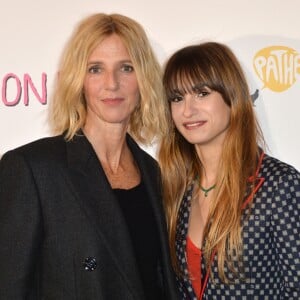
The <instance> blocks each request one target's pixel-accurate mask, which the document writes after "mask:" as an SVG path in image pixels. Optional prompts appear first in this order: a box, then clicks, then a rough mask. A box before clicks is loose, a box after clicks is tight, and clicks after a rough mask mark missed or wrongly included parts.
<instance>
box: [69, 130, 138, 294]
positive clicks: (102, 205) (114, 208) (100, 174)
mask: <svg viewBox="0 0 300 300" xmlns="http://www.w3.org/2000/svg"><path fill="white" fill-rule="evenodd" d="M128 138H129V137H128ZM129 139H130V138H129ZM130 140H131V139H130ZM130 144H132V145H131V147H132V150H133V155H134V156H135V154H136V153H137V152H138V150H137V148H136V147H137V146H136V147H134V146H133V141H130ZM66 147H67V159H68V164H69V170H70V174H69V175H70V178H71V181H72V187H73V189H74V193H75V195H76V199H77V201H78V202H79V205H80V206H81V208H82V210H83V212H84V213H85V215H86V217H87V220H88V221H89V222H91V224H92V226H93V227H94V228H95V230H96V232H97V235H98V238H99V242H101V243H102V244H104V245H106V247H107V251H108V252H109V253H110V255H111V259H112V261H114V262H115V268H117V269H118V270H119V272H120V273H121V274H122V277H123V279H124V281H125V282H126V283H127V285H128V286H129V289H131V291H132V293H133V294H135V297H136V299H143V296H142V295H143V292H142V290H141V289H138V287H141V282H140V278H139V276H138V272H137V265H136V262H135V260H134V251H133V249H132V246H131V242H130V237H129V233H128V231H127V229H126V228H127V226H126V223H125V219H124V217H123V215H122V212H121V209H120V207H119V204H118V201H117V199H116V198H115V196H114V193H113V190H112V189H111V186H110V184H109V182H108V180H107V178H106V176H105V173H104V170H103V168H102V166H101V164H100V162H99V160H98V158H97V155H96V153H95V151H94V149H93V147H92V145H91V144H90V143H89V141H88V140H87V138H86V137H85V136H84V135H83V134H82V133H79V134H78V135H76V136H74V138H73V139H72V140H71V141H69V142H67V146H66ZM138 156H139V155H137V157H138ZM130 287H132V288H130ZM136 291H138V292H136Z"/></svg>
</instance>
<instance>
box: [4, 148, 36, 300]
mask: <svg viewBox="0 0 300 300" xmlns="http://www.w3.org/2000/svg"><path fill="white" fill-rule="evenodd" d="M41 222H42V220H41V211H40V205H39V197H38V191H37V188H36V186H35V182H34V178H33V175H32V172H31V168H30V166H29V165H28V163H27V162H26V160H25V158H24V157H23V155H22V153H19V152H15V151H11V152H8V153H7V154H5V155H4V156H3V157H2V159H1V160H0V241H1V242H0V299H10V300H16V299H27V298H28V297H30V296H29V295H31V292H32V290H33V288H32V286H33V284H34V273H35V268H36V265H37V259H38V257H39V249H40V245H41V238H42V226H41ZM30 299H31V298H30Z"/></svg>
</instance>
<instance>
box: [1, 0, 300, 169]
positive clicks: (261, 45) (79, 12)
mask: <svg viewBox="0 0 300 300" xmlns="http://www.w3.org/2000/svg"><path fill="white" fill-rule="evenodd" d="M299 11H300V2H299V0H287V1H282V0H264V1H261V0H251V1H250V0H249V1H246V0H244V1H241V0H227V1H225V0H219V1H218V0H210V1H202V0H185V1H174V0H173V1H170V0H159V1H158V0H151V1H142V0H127V1H125V0H106V1H105V0H81V1H80V0H60V1H58V0H51V1H50V0H42V1H41V0H40V1H37V0H27V1H21V0H9V1H8V0H0V20H1V21H0V22H1V26H0V40H1V47H0V62H1V64H0V84H1V86H0V88H1V98H0V138H1V140H0V155H1V154H3V153H4V152H6V151H7V150H9V149H11V148H15V147H17V146H19V145H21V144H24V143H27V142H29V141H32V140H35V139H37V138H40V137H43V136H47V135H49V134H50V133H49V128H48V125H47V109H48V104H49V101H50V96H51V91H52V84H53V81H54V77H55V74H56V70H57V63H58V60H59V56H60V54H61V51H62V48H63V46H64V44H65V42H66V40H67V39H68V37H69V36H70V34H71V32H72V30H73V27H74V25H75V24H77V22H78V21H79V20H80V19H81V18H83V17H85V16H87V15H88V14H90V13H95V12H107V13H112V12H117V13H121V14H125V15H127V16H129V17H132V18H134V19H135V20H137V21H138V22H139V23H141V24H142V26H143V27H144V28H145V30H146V32H147V34H148V36H149V38H150V40H151V42H152V45H153V47H154V49H155V52H156V54H157V56H158V58H159V61H160V62H161V63H163V62H164V61H165V59H166V58H167V57H168V56H169V55H170V54H171V53H172V52H173V51H175V50H177V49H178V48H179V47H182V46H185V45H188V44H191V43H196V42H199V41H203V40H216V41H220V42H225V43H227V44H229V45H230V46H231V47H232V49H233V50H234V51H235V53H236V54H237V55H238V57H239V58H240V60H241V62H242V64H243V66H244V68H245V71H246V74H247V76H248V79H249V84H250V87H251V91H253V94H254V93H255V91H256V90H257V91H256V94H258V97H257V98H256V100H255V109H256V111H257V114H258V117H259V120H260V123H261V126H262V129H263V131H264V134H265V138H266V141H267V144H268V146H269V153H270V154H272V155H273V156H276V157H278V158H279V159H281V160H283V161H286V162H288V163H290V164H292V165H294V166H295V167H296V168H297V169H298V170H300V151H299V150H300V147H299V145H300V141H299V137H298V136H299V133H298V131H299V129H300V121H299V112H300V101H299V95H300V93H299V91H300V82H299V81H300V76H299V75H300V55H299V53H300V31H299V28H300V18H299ZM147 150H148V151H149V152H150V153H151V154H153V155H155V154H154V148H149V149H147Z"/></svg>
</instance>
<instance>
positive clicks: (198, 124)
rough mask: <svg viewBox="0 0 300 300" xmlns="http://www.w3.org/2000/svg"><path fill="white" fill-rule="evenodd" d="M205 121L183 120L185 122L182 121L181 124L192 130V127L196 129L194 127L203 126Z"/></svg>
mask: <svg viewBox="0 0 300 300" xmlns="http://www.w3.org/2000/svg"><path fill="white" fill-rule="evenodd" d="M205 123H206V121H197V122H185V123H183V126H184V128H185V129H187V130H192V129H196V128H199V127H201V126H203V125H204V124H205Z"/></svg>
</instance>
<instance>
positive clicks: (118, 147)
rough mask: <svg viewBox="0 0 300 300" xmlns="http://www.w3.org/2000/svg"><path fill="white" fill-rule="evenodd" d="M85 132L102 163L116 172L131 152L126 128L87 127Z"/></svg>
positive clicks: (84, 129)
mask: <svg viewBox="0 0 300 300" xmlns="http://www.w3.org/2000/svg"><path fill="white" fill-rule="evenodd" d="M113 125H114V124H113ZM83 132H84V134H85V136H86V137H87V139H88V140H89V142H90V143H91V144H92V146H93V148H94V151H95V152H96V154H97V157H98V159H99V160H100V161H101V163H102V164H105V165H107V166H109V168H110V169H111V170H112V172H116V171H117V170H118V168H119V165H120V164H121V161H122V159H123V158H124V157H125V156H126V155H127V154H129V152H130V151H129V148H128V146H127V143H126V130H125V128H124V127H120V126H105V127H104V128H95V127H93V126H87V125H86V126H84V128H83Z"/></svg>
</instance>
